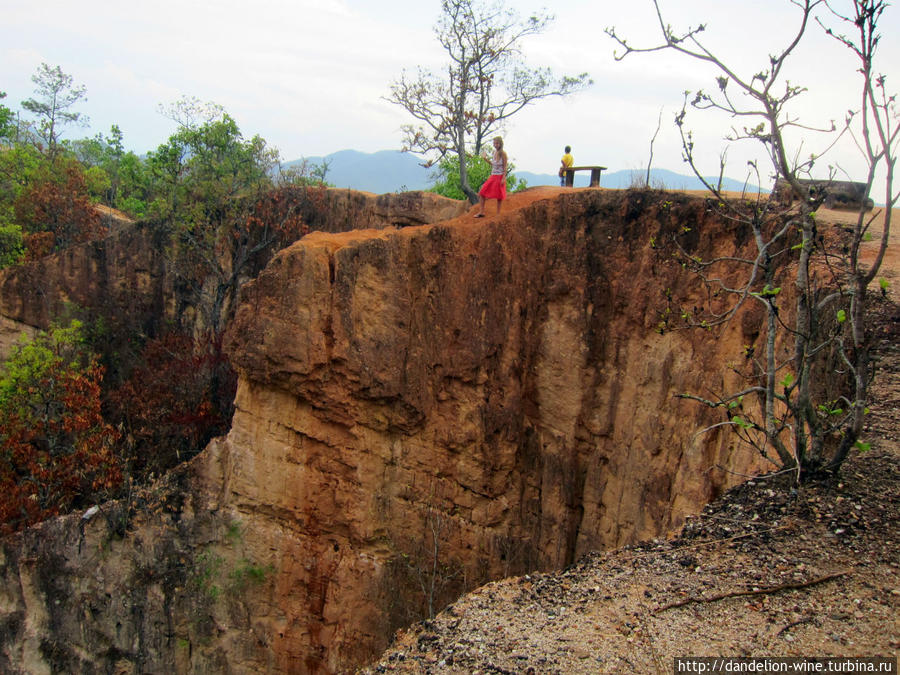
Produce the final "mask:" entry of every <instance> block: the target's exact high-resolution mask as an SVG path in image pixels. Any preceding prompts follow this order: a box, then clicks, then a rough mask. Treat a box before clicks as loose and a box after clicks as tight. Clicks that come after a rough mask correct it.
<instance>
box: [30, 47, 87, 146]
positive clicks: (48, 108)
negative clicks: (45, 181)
mask: <svg viewBox="0 0 900 675" xmlns="http://www.w3.org/2000/svg"><path fill="white" fill-rule="evenodd" d="M31 81H32V82H34V83H35V84H36V85H37V88H36V89H35V90H34V91H35V93H36V94H37V98H29V99H27V100H25V101H22V107H23V108H25V110H28V111H29V112H31V113H32V114H34V115H35V116H37V127H36V133H37V135H38V137H39V138H40V139H41V140H42V141H43V142H44V144H45V146H43V147H44V151H45V152H46V154H47V155H48V156H49V157H51V158H54V157H56V155H57V154H59V151H60V135H61V133H62V127H64V126H65V125H67V124H86V123H87V118H86V117H85V116H84V115H82V114H81V113H80V112H76V111H74V110H72V107H73V106H74V105H75V104H76V103H78V102H79V101H80V100H82V99H83V98H84V95H85V88H84V86H83V85H79V86H75V85H74V84H73V82H74V78H73V77H72V76H71V75H68V74H66V73H64V72H63V71H62V68H60V67H59V66H55V67H53V68H51V67H50V66H48V65H47V64H46V63H42V64H41V65H40V67H39V68H38V71H37V73H35V74H34V75H32V76H31Z"/></svg>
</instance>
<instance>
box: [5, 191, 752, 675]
mask: <svg viewBox="0 0 900 675" xmlns="http://www.w3.org/2000/svg"><path fill="white" fill-rule="evenodd" d="M334 192H335V193H337V192H338V191H334ZM340 194H341V197H340V199H341V200H345V201H346V202H347V203H353V202H354V201H359V202H360V204H363V205H365V204H371V203H373V202H372V200H375V201H377V199H381V198H369V197H364V196H359V197H357V196H356V195H354V194H353V193H346V192H340ZM393 198H394V199H402V196H396V197H393ZM341 203H343V202H341ZM437 206H439V207H440V209H449V210H440V209H438V210H431V211H429V217H428V220H429V222H431V223H432V224H426V225H418V224H415V223H416V222H417V220H418V222H422V221H421V215H420V216H413V215H411V214H413V213H419V214H421V213H423V210H422V208H421V203H420V204H419V206H417V205H415V204H412V205H409V208H407V209H406V210H405V211H404V210H403V209H400V211H402V212H403V215H402V217H400V218H398V217H395V216H391V217H387V218H378V219H373V218H371V217H369V216H367V215H366V213H369V212H368V211H366V210H365V208H368V207H365V208H362V209H361V214H362V215H360V216H359V218H354V211H353V208H352V207H348V209H347V211H346V218H343V219H341V220H340V222H341V223H351V226H343V225H341V226H337V225H336V226H334V227H331V228H322V229H329V230H330V232H319V231H314V232H312V233H310V234H308V235H307V236H305V237H303V238H302V239H301V240H299V241H297V242H295V243H293V244H292V245H290V246H288V247H287V248H285V249H284V250H282V251H280V252H279V253H277V254H276V255H274V257H272V258H271V260H270V261H269V262H268V264H267V265H266V266H265V269H262V271H261V272H260V273H259V274H258V276H257V277H256V278H255V279H254V280H252V281H248V282H247V283H245V284H243V288H242V291H241V299H240V302H239V304H238V305H237V309H236V312H235V314H234V318H233V319H232V320H230V321H229V327H228V332H227V340H226V347H227V351H228V353H229V355H230V358H231V361H232V363H233V365H234V367H235V368H236V370H237V371H238V374H239V384H238V391H237V397H236V402H235V405H236V412H235V415H234V419H233V422H232V428H231V431H230V433H229V434H228V435H227V436H226V437H223V438H220V439H216V440H214V441H213V442H212V443H211V444H210V445H209V447H207V448H206V450H205V451H204V452H202V453H201V454H200V455H199V456H197V457H196V458H194V459H193V460H192V461H191V462H190V463H189V464H188V465H186V466H183V467H180V468H179V469H178V470H176V471H175V472H172V474H170V475H169V476H167V477H166V478H165V479H164V480H162V481H161V482H160V483H159V484H157V485H156V486H153V487H152V488H150V489H147V490H141V491H138V492H136V493H135V495H134V497H133V498H132V499H130V500H128V501H124V500H123V501H122V502H117V503H115V504H107V505H103V506H102V508H101V512H100V513H99V514H97V515H94V516H93V517H91V518H86V517H82V516H81V515H80V514H75V515H72V516H68V517H64V518H59V519H56V520H54V521H50V522H47V523H43V524H42V525H40V526H38V527H35V528H32V529H30V530H28V531H26V532H23V533H21V534H19V535H16V536H13V537H9V538H7V539H6V540H4V541H3V545H2V559H0V577H2V580H3V591H2V593H3V597H2V600H0V641H2V646H3V647H2V653H3V656H2V659H3V660H2V665H3V667H4V669H5V670H6V671H8V672H14V673H15V672H22V673H24V672H28V673H41V672H47V673H49V672H59V671H61V670H71V671H73V672H75V671H78V672H122V673H125V672H135V673H137V672H197V673H200V672H212V671H217V669H223V670H221V672H235V673H250V672H271V673H288V672H291V673H295V672H296V673H305V672H311V673H312V672H347V671H352V670H353V668H354V667H356V666H358V665H361V664H363V663H365V662H366V661H367V660H369V659H372V658H374V657H375V656H376V655H377V654H378V653H380V651H381V650H382V649H383V648H384V647H385V646H386V645H387V643H388V641H389V640H390V637H391V635H392V634H393V632H394V631H395V630H396V629H397V628H398V627H400V626H402V625H405V624H406V623H408V622H410V621H412V620H414V619H417V618H421V617H422V616H423V615H425V614H427V613H428V612H429V611H432V610H435V609H437V608H438V607H439V606H440V605H441V604H442V603H445V602H447V601H449V600H451V599H452V598H453V597H454V596H455V595H456V594H458V593H459V592H461V591H464V590H466V589H469V588H472V587H474V586H476V585H478V584H480V583H483V582H485V581H487V580H490V579H495V578H499V577H503V576H508V575H510V574H516V573H521V572H525V571H529V570H534V569H542V570H549V569H557V568H560V567H563V566H566V565H568V564H570V563H572V562H573V561H575V560H576V559H577V558H578V557H580V556H581V555H583V554H585V553H587V552H588V551H591V550H595V549H603V548H609V547H615V546H620V545H622V544H626V543H630V542H635V541H637V540H640V539H645V538H648V537H655V536H659V535H663V534H665V533H667V532H669V531H671V530H672V529H673V528H675V527H677V526H678V525H680V524H681V522H682V521H683V519H684V517H685V516H686V515H687V514H690V513H694V512H697V511H699V510H700V509H701V508H702V507H703V505H705V504H706V503H707V502H708V501H709V500H710V499H711V498H713V497H715V496H716V495H718V494H719V493H720V492H721V491H722V490H723V489H724V488H726V487H728V486H730V485H732V484H734V483H735V482H736V481H737V476H739V475H740V474H746V473H751V472H753V471H754V470H756V469H758V468H759V464H758V459H757V457H755V456H754V455H753V454H752V453H751V451H749V450H747V449H746V448H741V447H740V446H739V445H738V444H737V442H736V439H735V438H734V436H732V435H729V434H728V433H725V432H723V431H721V430H720V429H713V430H711V431H708V432H707V433H698V432H699V431H700V430H701V429H704V428H706V427H709V426H710V425H712V424H715V423H717V422H720V421H722V419H723V418H722V413H721V412H720V411H715V410H709V409H707V408H704V407H702V406H699V405H697V404H696V403H694V402H691V401H686V400H683V399H679V398H677V395H678V394H679V393H683V392H701V393H706V392H708V391H717V390H721V389H723V388H725V386H726V384H727V379H728V377H729V375H728V373H729V368H727V367H726V365H727V364H731V363H733V362H734V361H735V360H738V359H740V358H741V354H742V353H743V352H744V351H745V349H747V348H752V346H753V345H754V344H755V341H756V339H757V337H758V330H759V323H760V318H761V317H760V315H758V314H755V313H753V311H752V309H753V308H752V307H749V306H748V307H747V309H746V311H744V312H743V313H742V314H739V315H737V316H736V317H735V318H734V319H732V320H731V321H730V322H728V323H727V324H725V325H724V326H722V327H720V328H716V329H715V330H701V329H697V330H686V329H685V330H671V329H670V315H671V314H672V313H673V312H678V311H683V308H692V307H693V306H700V305H703V304H704V303H705V302H706V301H707V299H708V295H707V292H708V290H707V289H706V287H705V286H704V285H703V284H701V283H700V282H699V280H698V278H697V277H696V276H695V275H694V274H693V273H691V272H690V271H689V270H687V269H686V268H685V267H684V266H683V265H682V264H681V262H680V259H679V258H678V257H677V255H676V253H677V252H678V251H677V250H676V247H675V246H673V245H672V243H671V242H672V240H673V237H675V236H677V237H678V238H679V241H680V246H681V247H682V248H683V249H684V251H685V252H686V253H687V254H688V255H694V256H700V257H703V258H711V257H714V256H717V255H726V256H734V255H737V254H740V253H741V252H742V251H745V250H746V248H747V247H749V246H752V245H753V243H752V241H751V240H750V236H749V232H746V231H741V230H739V229H737V228H736V226H734V225H732V224H730V223H728V222H725V221H723V220H720V219H718V217H717V216H716V215H715V213H714V211H713V210H710V209H709V208H708V205H707V203H706V201H705V200H703V199H699V198H693V197H689V196H686V195H681V194H671V193H660V192H635V191H627V192H625V191H621V192H620V191H605V190H596V189H586V190H575V191H571V190H569V191H564V190H557V189H555V188H553V189H550V188H548V189H539V190H533V191H529V192H526V193H524V194H522V195H513V196H512V197H511V199H510V200H509V203H508V204H507V206H506V207H505V211H504V213H503V214H501V215H500V216H496V217H490V218H487V219H485V220H483V221H478V220H475V219H473V218H472V215H471V213H468V214H466V213H465V212H464V207H463V206H459V205H456V206H453V207H452V208H451V207H450V206H445V205H444V204H443V202H441V203H440V204H437ZM435 208H437V207H435ZM454 208H455V209H457V210H456V211H454V210H453V209H454ZM322 212H323V213H328V210H327V209H325V210H323V211H322ZM353 225H357V226H359V227H358V228H357V227H353ZM407 225H414V226H411V227H409V226H407ZM311 226H312V227H313V229H317V228H315V226H314V225H313V224H311ZM48 264H49V263H48ZM82 264H83V263H82ZM78 267H79V265H78V264H77V263H75V262H72V267H71V269H72V270H73V271H72V272H69V273H67V272H64V271H61V272H59V274H60V275H61V276H60V277H59V278H60V279H62V280H63V281H59V282H54V286H53V288H54V289H59V288H64V287H65V283H64V279H65V276H66V274H69V275H70V276H71V275H72V274H74V270H75V269H76V268H78ZM149 267H152V265H150V264H149V263H148V268H149ZM164 268H165V266H164V265H162V266H161V268H160V269H163V270H164ZM66 269H68V268H66ZM738 272H739V271H735V274H737V273H738ZM34 273H35V274H38V275H40V274H42V272H40V271H37V272H34ZM20 274H26V273H25V272H22V273H20ZM43 274H47V273H46V272H44V273H43ZM126 276H127V275H126ZM157 276H159V275H157ZM162 276H164V274H163V275H162ZM137 277H140V275H137ZM137 277H136V278H135V279H127V283H129V284H132V287H135V288H137V287H140V286H141V283H140V282H139V281H138V279H137ZM14 278H18V279H19V281H18V282H15V281H12V280H11V279H14ZM22 278H24V277H15V275H12V276H9V275H8V276H6V277H5V282H4V283H3V284H2V289H0V290H2V303H3V304H2V309H3V314H4V316H5V317H6V318H8V319H11V320H15V321H19V322H22V323H26V324H31V325H34V326H40V325H42V321H39V320H37V319H38V318H40V317H42V316H43V315H41V314H40V312H39V311H37V310H34V309H32V310H29V309H28V308H29V307H31V306H32V305H30V304H29V303H26V302H17V300H16V298H19V297H20V296H22V295H23V294H24V287H23V286H22V285H21V284H22V283H23V282H22V281H21V279H22ZM35 278H37V277H35ZM124 280H125V277H123V281H122V283H125V281H124ZM17 283H18V284H19V285H18V286H17V285H16V284H17ZM147 286H148V288H150V287H152V288H153V291H152V293H151V294H150V295H148V297H157V298H162V300H158V301H156V306H157V307H161V308H164V311H174V310H173V309H171V308H173V307H175V306H177V303H174V302H170V301H168V300H166V295H165V294H166V293H167V292H169V291H167V290H166V285H165V284H155V283H152V284H147ZM54 292H56V293H57V297H61V294H62V291H54ZM148 292H149V291H148ZM153 294H156V295H155V296H153ZM48 295H51V296H52V295H53V293H51V292H50V289H48V290H47V292H45V293H44V297H45V298H46V297H48ZM42 302H45V303H46V302H47V301H46V299H45V300H43V301H42ZM35 306H37V305H35ZM165 308H169V309H165ZM672 323H674V322H672Z"/></svg>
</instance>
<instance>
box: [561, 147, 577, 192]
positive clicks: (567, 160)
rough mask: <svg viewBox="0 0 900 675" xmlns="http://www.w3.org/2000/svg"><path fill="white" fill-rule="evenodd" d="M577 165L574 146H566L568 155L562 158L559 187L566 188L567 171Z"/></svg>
mask: <svg viewBox="0 0 900 675" xmlns="http://www.w3.org/2000/svg"><path fill="white" fill-rule="evenodd" d="M574 165H575V158H574V157H572V146H570V145H567V146H566V153H565V154H564V155H563V156H562V165H561V166H560V167H559V186H560V187H566V169H569V168H571V167H573V166H574Z"/></svg>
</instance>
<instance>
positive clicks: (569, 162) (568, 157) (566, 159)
mask: <svg viewBox="0 0 900 675" xmlns="http://www.w3.org/2000/svg"><path fill="white" fill-rule="evenodd" d="M562 163H563V164H565V165H566V168H567V169H568V168H569V167H570V166H572V165H573V164H574V163H575V158H574V157H572V155H571V154H570V153H568V152H567V153H566V154H564V155H563V156H562Z"/></svg>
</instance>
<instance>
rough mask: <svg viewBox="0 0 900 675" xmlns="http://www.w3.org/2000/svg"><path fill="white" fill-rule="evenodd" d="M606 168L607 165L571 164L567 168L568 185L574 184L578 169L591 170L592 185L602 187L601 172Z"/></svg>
mask: <svg viewBox="0 0 900 675" xmlns="http://www.w3.org/2000/svg"><path fill="white" fill-rule="evenodd" d="M605 169H606V167H605V166H570V167H569V168H568V169H566V187H572V184H573V183H574V182H575V172H576V171H590V172H591V187H600V174H601V173H603V171H604V170H605Z"/></svg>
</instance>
